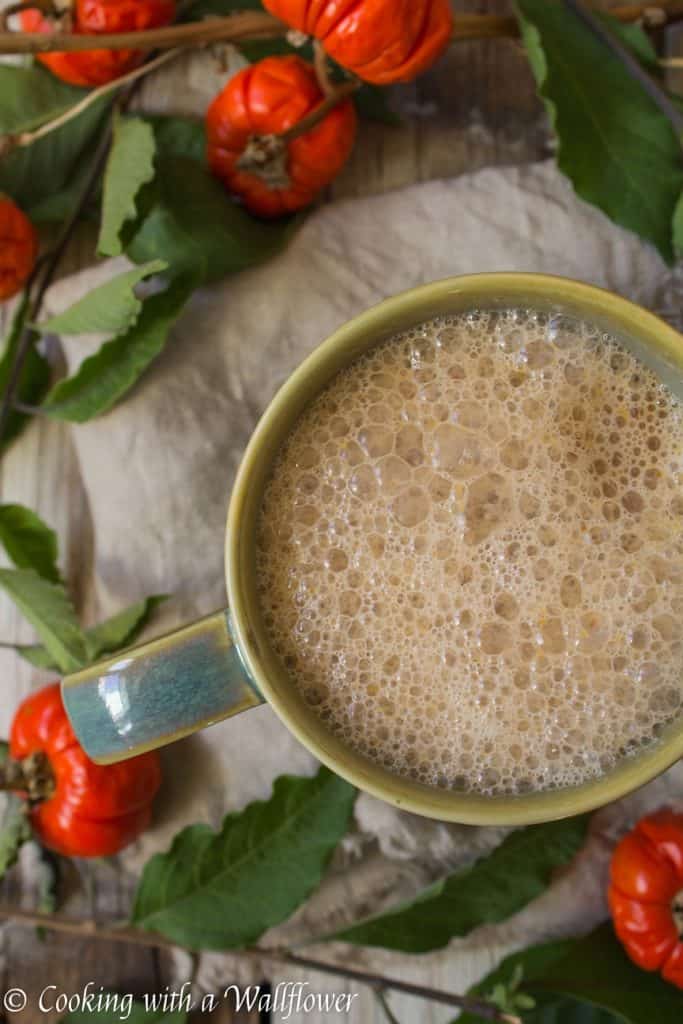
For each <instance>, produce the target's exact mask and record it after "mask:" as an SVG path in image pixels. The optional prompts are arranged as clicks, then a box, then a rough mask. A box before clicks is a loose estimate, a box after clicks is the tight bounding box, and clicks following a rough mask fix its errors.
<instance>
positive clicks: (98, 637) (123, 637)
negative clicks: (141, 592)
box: [4, 594, 168, 670]
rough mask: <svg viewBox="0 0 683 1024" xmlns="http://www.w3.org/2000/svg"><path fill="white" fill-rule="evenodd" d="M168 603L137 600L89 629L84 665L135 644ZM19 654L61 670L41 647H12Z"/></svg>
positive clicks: (158, 599)
mask: <svg viewBox="0 0 683 1024" xmlns="http://www.w3.org/2000/svg"><path fill="white" fill-rule="evenodd" d="M166 600H168V598H167V595H166V594H153V595H152V596H151V597H146V598H145V599H144V600H143V601H137V602H136V603H135V604H132V605H131V606H130V607H129V608H125V609H124V610H123V611H122V612H118V614H116V615H114V616H112V618H110V619H105V621H104V622H100V623H99V625H97V626H93V627H92V628H91V629H86V630H85V634H84V635H85V643H86V649H87V654H88V657H87V660H86V661H85V662H84V666H85V665H87V664H91V663H92V662H93V661H95V660H96V659H97V658H100V657H102V655H104V654H114V653H115V652H116V651H120V650H123V649H124V648H126V647H130V645H131V644H134V643H135V641H136V640H137V638H138V636H139V635H140V633H141V632H142V630H143V629H144V628H145V626H147V624H148V623H149V621H150V619H151V618H152V616H153V614H154V611H155V609H156V608H158V607H159V605H160V604H162V602H164V601H166ZM4 646H9V647H12V648H13V649H14V650H15V651H16V652H17V654H19V655H20V656H21V657H22V658H25V659H26V661H28V662H30V663H31V665H35V666H36V668H42V669H46V670H50V669H57V668H58V665H57V664H56V663H55V660H54V658H53V657H52V656H51V654H50V653H49V652H48V651H46V650H45V648H44V647H43V646H41V645H40V644H9V645H7V644H6V645H4Z"/></svg>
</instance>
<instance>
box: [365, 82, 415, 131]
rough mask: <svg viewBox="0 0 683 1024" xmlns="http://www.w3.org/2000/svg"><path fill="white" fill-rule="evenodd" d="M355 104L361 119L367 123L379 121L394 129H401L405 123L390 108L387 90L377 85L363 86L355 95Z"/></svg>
mask: <svg viewBox="0 0 683 1024" xmlns="http://www.w3.org/2000/svg"><path fill="white" fill-rule="evenodd" d="M353 102H354V103H355V104H356V110H357V111H358V114H359V116H360V117H362V118H364V119H365V120H366V121H379V123H380V124H388V125H390V126H391V127H392V128H397V127H400V125H401V124H402V123H403V122H402V120H401V118H400V117H399V115H398V114H397V113H396V111H395V110H392V109H391V107H390V106H389V100H388V94H387V90H386V89H383V88H381V87H380V86H377V85H368V83H367V82H364V83H363V85H362V86H361V87H360V89H358V90H357V91H356V92H354V94H353Z"/></svg>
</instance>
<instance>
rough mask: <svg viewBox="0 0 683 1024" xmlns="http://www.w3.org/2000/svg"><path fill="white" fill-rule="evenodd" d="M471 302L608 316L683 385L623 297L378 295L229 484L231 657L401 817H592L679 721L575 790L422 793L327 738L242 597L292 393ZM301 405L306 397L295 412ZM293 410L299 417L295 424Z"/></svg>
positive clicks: (532, 278) (512, 283) (657, 752)
mask: <svg viewBox="0 0 683 1024" xmlns="http://www.w3.org/2000/svg"><path fill="white" fill-rule="evenodd" d="M470 295H471V296H472V305H475V304H478V305H481V298H482V296H483V297H486V298H489V299H490V300H493V298H494V297H496V296H498V297H500V298H502V297H504V299H505V303H506V304H507V305H511V304H513V303H514V298H515V297H517V298H522V297H526V302H527V304H528V305H531V306H533V305H534V302H535V301H539V302H541V303H542V302H544V301H545V302H548V303H557V304H558V306H559V307H561V306H562V305H563V304H564V303H566V304H568V305H569V307H572V306H578V307H579V309H580V310H581V315H586V316H587V317H588V318H590V317H591V316H594V317H595V318H597V319H598V321H599V320H600V319H605V320H606V321H608V322H609V323H610V324H616V325H618V326H619V327H620V328H621V329H622V330H623V332H624V333H625V334H628V335H632V336H634V337H635V338H636V339H638V341H642V342H643V343H644V344H645V345H646V346H647V350H648V352H650V351H653V352H654V353H655V354H656V355H657V356H658V357H661V359H662V360H663V361H664V362H665V363H666V364H667V365H668V366H672V367H673V368H674V369H675V370H676V372H680V373H681V380H683V335H681V334H679V332H678V331H676V330H675V329H674V328H673V327H670V326H669V325H668V324H667V323H666V322H665V321H663V320H661V319H660V318H659V317H657V316H656V315H655V314H654V313H650V312H649V311H647V310H645V309H643V308H642V307H641V306H638V305H636V304H635V303H633V302H631V301H629V300H628V299H625V298H623V297H621V296H619V295H616V294H615V293H613V292H610V291H607V290H606V289H603V288H599V287H596V286H594V285H589V284H585V283H583V282H580V281H575V280H573V279H571V278H566V277H560V276H555V275H549V274H535V273H518V272H493V273H482V274H469V275H463V276H458V277H449V278H444V279H442V280H440V281H436V282H434V283H431V284H425V285H420V286H418V287H416V288H412V289H409V290H407V291H404V292H401V293H399V294H397V295H395V296H392V297H390V298H388V299H385V300H384V301H382V302H380V303H378V304H377V305H374V306H372V307H370V308H369V309H367V310H365V311H364V312H362V313H360V314H358V315H357V316H355V317H353V318H351V319H350V320H348V321H346V322H345V323H344V324H343V325H342V326H341V327H339V328H337V330H335V331H334V332H333V333H332V334H331V335H329V336H328V337H327V338H326V340H324V341H322V342H321V343H320V344H319V345H317V346H316V347H315V348H314V349H313V351H312V352H311V353H310V354H309V355H308V356H307V357H306V358H305V359H304V360H303V361H302V362H301V363H300V364H299V365H298V366H297V368H296V369H295V370H294V371H293V372H292V373H291V374H290V375H289V376H288V378H287V379H286V381H285V382H284V384H283V385H282V386H281V387H280V388H279V389H278V391H277V393H276V394H275V396H274V397H273V398H272V399H271V401H270V402H269V404H268V406H267V408H266V410H265V412H264V413H263V415H262V417H261V419H260V420H259V422H258V424H257V426H256V428H255V430H254V432H253V433H252V435H251V438H250V440H249V443H248V445H247V448H246V450H245V452H244V455H243V457H242V460H241V462H240V466H239V469H238V472H237V476H236V479H235V484H234V487H233V491H232V495H231V499H230V504H229V508H228V517H227V524H226V537H225V572H226V584H227V591H228V600H229V607H230V621H231V627H232V633H233V638H234V641H235V643H236V646H237V649H238V652H239V654H240V657H241V659H242V662H243V664H244V667H245V669H246V671H247V673H248V674H249V676H250V678H251V679H252V681H253V683H254V684H255V686H256V687H257V688H258V690H259V691H260V692H261V694H262V695H263V696H264V697H265V698H266V700H267V702H268V703H269V704H270V706H271V707H272V709H273V710H274V711H275V713H276V714H277V715H278V717H279V718H280V720H281V721H282V722H283V723H284V725H285V726H286V727H287V728H288V729H289V731H290V732H291V733H292V734H293V735H294V736H295V737H296V738H297V740H298V741H299V742H300V743H302V745H303V746H304V747H306V748H307V749H308V750H309V751H310V752H311V753H312V754H313V755H314V756H315V757H316V758H318V760H319V761H321V762H322V763H323V764H326V765H327V766H328V767H329V768H330V769H332V770H333V771H334V772H336V773H337V774H338V775H340V776H342V777H343V778H345V779H346V780H347V781H349V782H351V783H352V784H353V785H355V786H356V787H358V788H359V789H361V790H364V791H365V792H368V793H370V794H372V795H373V796H376V797H379V798H380V799H382V800H385V801H387V802H389V803H391V804H394V805H395V806H397V807H399V808H401V809H403V810H407V811H411V812H413V813H416V814H420V815H423V816H426V817H429V818H433V819H436V820H440V821H452V822H459V823H462V824H471V825H523V824H533V823H536V822H540V821H549V820H553V819H558V818H563V817H568V816H570V815H574V814H579V813H583V812H586V811H591V810H594V809H595V808H597V807H601V806H603V805H605V804H607V803H610V802H612V801H614V800H617V799H619V798H620V797H622V796H625V795H626V794H628V793H630V792H632V791H633V790H635V789H637V788H639V787H640V786H642V785H645V784H646V783H647V782H649V781H651V780H652V779H654V778H655V777H656V776H658V775H659V774H661V772H663V771H665V770H666V769H667V768H669V767H670V766H671V765H672V764H673V763H675V761H677V760H678V759H679V758H681V757H683V715H681V716H679V718H678V719H677V720H676V722H675V723H673V724H672V725H671V726H670V727H668V729H667V733H666V735H665V736H664V737H663V738H661V739H660V740H659V741H658V742H657V743H656V744H655V745H653V747H651V748H650V749H649V750H647V751H645V752H644V753H643V754H639V755H635V756H633V757H631V758H625V759H623V760H622V761H621V762H619V764H618V765H617V766H616V768H615V769H613V770H611V771H609V772H608V773H607V774H605V775H602V776H599V777H598V778H596V779H590V780H588V781H587V782H585V783H582V784H581V785H579V786H576V787H567V788H565V789H557V790H552V789H551V790H541V791H537V792H531V793H528V794H527V793H525V794H520V795H510V796H500V797H485V796H481V795H479V794H475V793H465V792H457V791H451V790H445V789H438V788H436V787H430V786H426V785H424V784H422V783H418V782H414V781H413V780H410V779H407V778H405V777H403V776H399V775H395V774H392V773H391V772H389V771H388V770H387V769H385V768H382V767H381V766H380V765H377V764H375V763H373V762H371V761H370V760H369V759H368V758H366V757H365V756H364V755H362V754H359V753H357V752H356V751H354V750H353V749H352V748H350V747H347V746H345V745H344V744H343V743H341V741H339V740H338V739H337V738H336V737H335V736H333V735H332V734H331V733H329V732H328V731H327V729H326V727H325V725H324V723H323V722H322V721H320V719H318V718H317V717H316V716H315V713H314V712H313V711H312V710H311V709H310V708H308V707H307V706H305V705H304V702H303V699H302V698H301V697H300V695H299V694H298V692H297V690H296V686H295V684H294V683H293V682H292V681H291V680H290V679H288V678H287V674H286V672H285V670H284V668H283V667H281V666H280V668H279V669H278V667H277V664H276V659H275V656H274V654H273V653H272V652H271V651H270V648H269V644H268V641H267V638H266V637H265V631H264V630H263V629H262V627H261V626H260V624H259V623H258V622H257V621H255V619H256V616H255V614H253V608H254V598H253V594H252V595H251V598H248V597H247V591H248V586H249V583H250V581H251V582H253V566H252V564H251V561H250V559H249V558H248V557H247V551H246V549H247V548H250V547H251V545H250V544H248V543H247V541H246V539H245V532H244V531H245V529H248V528H249V527H250V524H249V522H248V514H249V500H248V499H249V498H250V497H251V495H250V492H251V490H252V488H253V486H254V484H253V481H254V479H255V478H256V477H257V476H258V475H259V473H260V474H261V475H263V474H264V473H265V472H267V469H268V468H269V467H270V465H271V464H272V453H273V451H277V449H278V448H279V447H280V444H281V442H282V440H283V434H282V432H281V426H282V423H283V422H287V420H288V417H290V418H291V408H292V406H294V407H295V408H297V407H298V405H299V402H300V401H301V398H300V396H301V392H302V391H304V390H309V391H310V392H311V395H312V396H313V395H315V394H316V393H318V392H319V391H320V390H322V388H324V386H325V385H326V383H327V382H328V381H329V380H330V379H332V377H333V376H334V375H335V374H336V372H337V371H338V369H339V368H340V367H341V366H342V365H346V364H347V363H349V362H352V361H353V360H354V359H355V358H357V356H358V355H360V354H361V353H362V352H363V351H365V350H366V349H368V348H371V347H373V346H374V345H376V344H378V343H379V341H380V340H382V337H386V338H388V337H390V336H391V335H392V334H395V333H397V332H398V331H400V330H402V329H406V328H408V327H409V326H412V325H414V324H416V323H419V322H421V321H424V320H426V319H429V318H430V317H437V316H439V315H444V314H445V313H446V312H447V311H448V310H447V307H448V304H449V303H453V302H462V301H463V300H466V299H467V297H468V296H470ZM476 297H478V298H479V301H478V302H475V298H476ZM505 303H501V304H505ZM423 307H425V308H428V309H430V310H431V313H429V315H421V316H420V315H418V316H415V312H416V310H420V309H422V308H423ZM411 318H412V319H411ZM401 324H402V325H403V326H401ZM340 360H341V362H340ZM331 367H332V368H331ZM321 376H322V377H323V378H324V379H323V383H322V384H319V385H318V386H317V387H315V386H314V387H312V382H313V381H314V380H315V379H316V378H319V377H321ZM308 401H310V399H306V400H305V401H304V402H303V405H302V408H303V406H305V405H306V404H308ZM298 415H299V412H296V413H295V415H294V417H293V418H294V419H296V417H297V416H298ZM269 449H270V457H265V461H264V452H268V450H269ZM245 523H246V526H245ZM251 526H253V524H251ZM250 606H251V614H250Z"/></svg>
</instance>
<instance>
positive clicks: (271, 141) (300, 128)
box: [237, 79, 361, 188]
mask: <svg viewBox="0 0 683 1024" xmlns="http://www.w3.org/2000/svg"><path fill="white" fill-rule="evenodd" d="M360 84H361V83H360V81H359V80H358V79H353V80H351V81H348V82H343V83H342V85H340V86H338V87H337V88H336V89H335V90H334V92H332V93H330V94H329V95H328V96H325V98H324V99H323V100H322V102H321V103H319V104H318V106H317V107H314V108H313V110H311V111H310V112H309V113H308V114H306V116H305V117H302V118H301V120H300V121H297V123H296V124H293V125H292V127H291V128H288V129H287V130H286V131H284V132H280V134H279V135H274V134H273V135H250V136H249V139H248V140H247V144H246V146H245V147H244V149H243V150H242V153H241V154H240V157H239V159H238V161H237V167H238V168H239V170H240V171H248V172H249V173H250V174H255V175H256V177H258V178H261V179H262V180H263V181H264V182H265V183H266V185H268V187H269V188H287V187H288V186H289V185H290V179H289V174H288V172H287V155H288V154H287V144H288V143H289V142H292V141H293V140H294V139H298V138H299V136H301V135H305V134H306V132H310V131H311V129H313V128H315V126H316V125H318V124H320V122H321V121H322V120H323V118H325V117H326V116H327V114H329V112H330V110H332V109H333V108H334V107H336V106H338V104H340V103H342V102H343V101H344V100H345V99H347V97H349V96H350V95H351V93H354V92H355V91H356V89H358V87H359V86H360Z"/></svg>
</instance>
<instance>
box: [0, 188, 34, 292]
mask: <svg viewBox="0 0 683 1024" xmlns="http://www.w3.org/2000/svg"><path fill="white" fill-rule="evenodd" d="M37 255H38V235H37V234H36V229H35V228H34V227H33V224H32V223H31V221H30V220H29V219H28V217H27V216H26V214H25V213H23V211H22V210H20V209H19V207H18V206H17V205H16V203H14V202H12V200H11V199H8V198H7V196H3V195H0V302H3V301H4V300H5V299H11V298H12V296H13V295H16V294H17V292H20V291H21V289H22V288H23V287H24V285H25V284H26V281H27V280H28V278H29V277H30V275H31V271H32V270H33V267H34V265H35V262H36V257H37Z"/></svg>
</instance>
